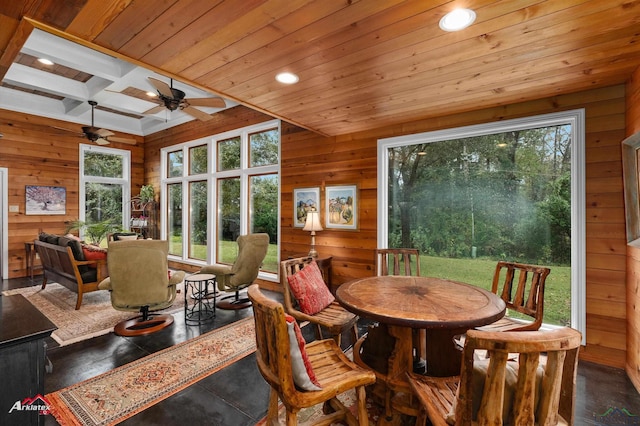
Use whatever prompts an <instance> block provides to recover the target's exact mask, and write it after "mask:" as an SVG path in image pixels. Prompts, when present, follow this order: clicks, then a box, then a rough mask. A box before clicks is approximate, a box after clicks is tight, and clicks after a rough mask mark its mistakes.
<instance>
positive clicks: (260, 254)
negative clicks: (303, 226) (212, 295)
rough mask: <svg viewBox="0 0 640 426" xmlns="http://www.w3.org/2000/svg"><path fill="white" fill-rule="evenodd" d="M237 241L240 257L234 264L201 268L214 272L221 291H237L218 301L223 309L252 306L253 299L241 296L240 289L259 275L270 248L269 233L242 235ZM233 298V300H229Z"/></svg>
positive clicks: (203, 271)
mask: <svg viewBox="0 0 640 426" xmlns="http://www.w3.org/2000/svg"><path fill="white" fill-rule="evenodd" d="M236 242H237V244H238V257H237V258H236V260H235V262H234V263H233V265H208V266H205V267H203V268H202V270H200V273H202V274H214V275H215V276H216V282H217V283H218V289H220V290H221V291H233V292H235V294H234V295H232V296H227V297H224V298H222V299H221V300H220V301H219V302H218V303H217V307H219V308H221V309H242V308H247V307H249V306H251V301H250V300H249V299H248V298H247V297H246V296H245V297H242V298H241V297H240V290H242V289H244V288H246V287H249V286H250V285H251V284H252V283H253V281H255V279H256V278H257V277H258V272H260V266H261V265H262V262H263V261H264V258H265V256H266V255H267V249H268V248H269V235H268V234H248V235H241V236H239V237H238V239H237V240H236ZM231 298H232V299H233V300H228V299H231Z"/></svg>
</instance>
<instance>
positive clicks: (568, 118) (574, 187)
mask: <svg viewBox="0 0 640 426" xmlns="http://www.w3.org/2000/svg"><path fill="white" fill-rule="evenodd" d="M560 124H570V125H571V128H572V142H571V327H573V328H575V329H577V330H579V331H580V332H581V333H582V339H583V344H584V343H585V342H586V285H585V283H586V212H585V208H584V206H585V205H586V204H585V203H586V193H585V168H586V163H585V153H584V150H585V147H584V146H585V140H586V137H585V110H584V109H575V110H569V111H562V112H557V113H550V114H543V115H536V116H531V117H524V118H516V119H511V120H504V121H496V122H490V123H483V124H477V125H471V126H463V127H457V128H451V129H443V130H436V131H431V132H424V133H418V134H411V135H405V136H396V137H391V138H384V139H378V224H377V225H378V235H377V245H378V247H381V248H387V247H388V232H389V230H388V217H387V212H388V209H387V206H388V204H389V197H388V195H389V194H388V192H387V190H386V188H388V175H389V168H388V158H389V157H388V149H389V148H395V147H399V146H406V145H414V144H424V143H432V142H441V141H445V140H451V139H462V138H468V137H474V136H482V135H487V134H493V133H503V132H509V131H515V130H522V129H530V128H536V127H545V126H553V125H560ZM545 326H547V325H545ZM549 327H553V326H549Z"/></svg>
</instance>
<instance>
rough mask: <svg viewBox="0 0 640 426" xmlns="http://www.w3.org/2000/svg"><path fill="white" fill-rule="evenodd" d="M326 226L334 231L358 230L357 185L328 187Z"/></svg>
mask: <svg viewBox="0 0 640 426" xmlns="http://www.w3.org/2000/svg"><path fill="white" fill-rule="evenodd" d="M325 200H326V206H325V212H326V213H325V214H326V217H325V226H326V227H327V228H334V229H358V187H357V185H340V186H327V188H326V197H325Z"/></svg>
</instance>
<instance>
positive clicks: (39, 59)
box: [38, 58, 53, 65]
mask: <svg viewBox="0 0 640 426" xmlns="http://www.w3.org/2000/svg"><path fill="white" fill-rule="evenodd" d="M38 62H40V63H41V64H43V65H53V61H52V60H51V59H47V58H38Z"/></svg>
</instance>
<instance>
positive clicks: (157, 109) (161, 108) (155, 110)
mask: <svg viewBox="0 0 640 426" xmlns="http://www.w3.org/2000/svg"><path fill="white" fill-rule="evenodd" d="M165 108H166V107H165V106H164V105H158V106H155V107H153V108H151V109H150V110H147V111H145V112H143V114H145V115H146V114H157V113H159V112H160V111H164V110H165Z"/></svg>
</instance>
